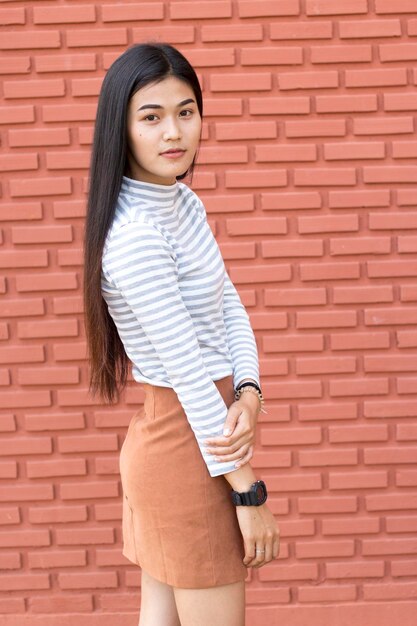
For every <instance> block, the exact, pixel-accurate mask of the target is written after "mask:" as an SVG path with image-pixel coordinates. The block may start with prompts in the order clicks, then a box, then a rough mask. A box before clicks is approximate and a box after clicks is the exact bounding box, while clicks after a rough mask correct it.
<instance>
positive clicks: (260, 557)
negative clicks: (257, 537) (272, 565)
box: [252, 545, 266, 567]
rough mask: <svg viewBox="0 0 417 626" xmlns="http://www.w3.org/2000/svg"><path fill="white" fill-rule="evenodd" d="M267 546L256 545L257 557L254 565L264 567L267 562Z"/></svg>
mask: <svg viewBox="0 0 417 626" xmlns="http://www.w3.org/2000/svg"><path fill="white" fill-rule="evenodd" d="M265 554H266V547H265V545H257V546H256V547H255V558H254V559H253V564H252V567H262V565H264V563H265Z"/></svg>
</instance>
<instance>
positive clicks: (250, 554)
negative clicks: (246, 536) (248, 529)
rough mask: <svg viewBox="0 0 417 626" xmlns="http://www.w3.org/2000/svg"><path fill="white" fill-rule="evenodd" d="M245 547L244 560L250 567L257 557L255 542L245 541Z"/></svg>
mask: <svg viewBox="0 0 417 626" xmlns="http://www.w3.org/2000/svg"><path fill="white" fill-rule="evenodd" d="M244 545H245V556H244V558H243V563H244V565H246V567H250V563H251V562H252V560H253V558H254V556H255V542H254V541H250V540H244Z"/></svg>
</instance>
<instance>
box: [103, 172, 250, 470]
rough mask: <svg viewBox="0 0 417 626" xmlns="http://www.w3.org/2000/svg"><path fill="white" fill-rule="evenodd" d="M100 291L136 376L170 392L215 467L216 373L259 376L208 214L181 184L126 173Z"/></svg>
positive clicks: (236, 378)
mask: <svg viewBox="0 0 417 626" xmlns="http://www.w3.org/2000/svg"><path fill="white" fill-rule="evenodd" d="M101 286H102V294H103V297H104V299H105V301H106V303H107V306H108V311H109V314H110V315H111V317H112V318H113V320H114V323H115V325H116V328H117V330H118V333H119V335H120V338H121V341H122V342H123V345H124V348H125V351H126V354H127V356H128V357H129V359H130V360H131V361H132V376H133V378H134V380H136V381H138V382H145V383H149V384H152V385H159V386H162V387H171V388H173V389H174V391H175V392H176V394H177V396H178V399H179V401H180V403H181V405H182V407H183V409H184V412H185V414H186V416H187V419H188V421H189V423H190V426H191V428H192V430H193V432H194V435H195V437H196V439H197V443H198V445H199V448H200V451H201V454H202V456H203V458H204V461H205V463H206V465H207V468H208V471H209V473H210V475H211V476H219V475H222V474H226V473H228V472H231V471H233V470H234V469H235V467H234V461H229V462H219V461H215V460H214V458H213V456H212V455H211V454H207V453H206V452H205V451H204V440H205V438H208V437H214V436H219V435H221V434H222V433H223V425H224V422H225V420H226V416H227V406H226V404H225V402H224V400H223V398H222V396H221V394H220V392H219V391H218V389H217V387H216V385H215V384H214V382H213V381H214V380H218V379H220V378H223V377H224V376H228V375H230V374H233V382H234V386H235V387H236V386H237V385H238V384H239V382H241V381H242V380H243V379H244V378H252V379H254V380H255V381H257V383H258V384H260V382H259V362H258V351H257V345H256V341H255V336H254V333H253V330H252V328H251V325H250V321H249V316H248V314H247V312H246V309H245V307H244V306H243V304H242V302H241V300H240V297H239V294H238V293H237V291H236V289H235V287H234V285H233V283H232V282H231V280H230V278H229V275H228V274H227V271H226V268H225V265H224V261H223V258H222V255H221V252H220V249H219V246H218V244H217V242H216V239H215V238H214V236H213V233H212V231H211V229H210V226H209V224H208V222H207V215H206V211H205V208H204V205H203V204H202V202H201V200H200V199H199V198H198V196H197V195H196V194H195V193H194V192H193V191H192V190H191V189H190V188H189V187H187V185H185V184H183V183H180V182H176V183H174V184H173V185H158V184H154V183H145V182H142V181H137V180H133V179H131V178H128V177H126V176H124V177H123V181H122V185H121V189H120V193H119V197H118V200H117V204H116V209H115V215H114V219H113V222H112V224H111V226H110V228H109V231H108V233H107V237H106V241H105V246H104V250H103V258H102V283H101Z"/></svg>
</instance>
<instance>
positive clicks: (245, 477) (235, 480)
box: [223, 463, 258, 491]
mask: <svg viewBox="0 0 417 626" xmlns="http://www.w3.org/2000/svg"><path fill="white" fill-rule="evenodd" d="M223 476H224V477H225V478H226V480H227V482H228V483H229V484H230V485H231V487H232V489H235V490H236V491H249V489H250V486H251V485H252V483H254V482H255V481H256V480H258V479H257V477H256V476H255V473H254V471H253V469H252V467H251V465H250V463H245V465H243V467H240V468H239V469H237V470H234V471H233V472H228V473H227V474H223Z"/></svg>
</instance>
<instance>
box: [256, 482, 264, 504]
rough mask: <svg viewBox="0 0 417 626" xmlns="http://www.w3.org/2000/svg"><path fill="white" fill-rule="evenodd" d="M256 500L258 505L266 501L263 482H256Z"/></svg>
mask: <svg viewBox="0 0 417 626" xmlns="http://www.w3.org/2000/svg"><path fill="white" fill-rule="evenodd" d="M256 499H257V501H258V502H259V503H260V504H263V503H264V502H265V500H266V488H265V483H264V482H263V481H258V482H257V485H256Z"/></svg>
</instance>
